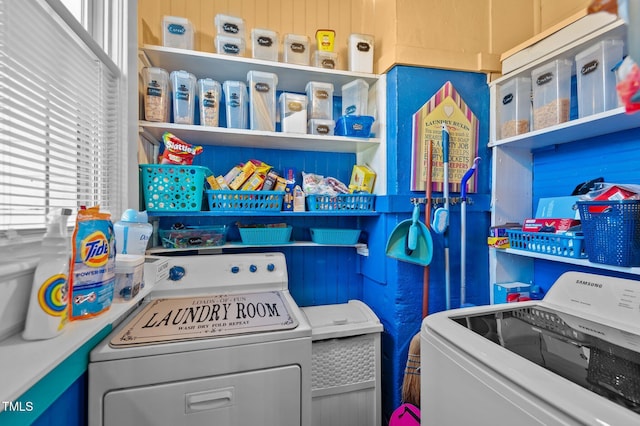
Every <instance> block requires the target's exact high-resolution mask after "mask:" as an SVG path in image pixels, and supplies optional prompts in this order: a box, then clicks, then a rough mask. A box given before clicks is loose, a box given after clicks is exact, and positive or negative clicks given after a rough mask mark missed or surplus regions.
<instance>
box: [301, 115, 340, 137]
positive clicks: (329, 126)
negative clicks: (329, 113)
mask: <svg viewBox="0 0 640 426" xmlns="http://www.w3.org/2000/svg"><path fill="white" fill-rule="evenodd" d="M335 128H336V122H335V121H333V120H325V119H322V118H312V119H311V120H309V123H308V124H307V133H309V134H310V135H320V136H333V134H334V130H335Z"/></svg>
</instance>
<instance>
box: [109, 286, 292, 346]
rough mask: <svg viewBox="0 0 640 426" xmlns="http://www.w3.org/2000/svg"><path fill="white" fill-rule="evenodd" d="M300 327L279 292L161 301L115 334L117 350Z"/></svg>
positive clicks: (114, 340) (144, 310) (156, 301)
mask: <svg viewBox="0 0 640 426" xmlns="http://www.w3.org/2000/svg"><path fill="white" fill-rule="evenodd" d="M297 326H298V320H297V319H296V318H295V316H294V315H293V314H292V310H291V307H290V306H289V305H288V303H287V301H286V298H285V297H284V296H283V294H282V293H281V292H279V291H269V292H263V293H247V294H213V295H208V296H199V297H176V298H159V299H155V300H153V301H152V302H151V303H149V304H148V305H147V306H145V307H144V309H142V310H141V311H140V312H138V314H137V315H136V316H135V317H134V318H133V319H132V320H131V321H129V323H128V324H127V325H126V326H125V327H123V328H122V329H120V331H119V332H118V333H116V334H115V335H113V337H112V338H111V340H110V342H109V345H110V346H111V347H113V348H124V347H129V346H144V345H151V344H158V343H166V342H177V341H182V340H196V339H211V338H216V337H221V336H228V335H237V334H246V333H256V332H265V331H276V330H289V329H293V328H296V327H297Z"/></svg>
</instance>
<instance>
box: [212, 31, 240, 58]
mask: <svg viewBox="0 0 640 426" xmlns="http://www.w3.org/2000/svg"><path fill="white" fill-rule="evenodd" d="M215 43H216V52H218V53H220V54H223V55H233V56H244V53H245V50H246V46H245V42H244V39H243V38H241V37H235V36H225V35H218V36H216V41H215Z"/></svg>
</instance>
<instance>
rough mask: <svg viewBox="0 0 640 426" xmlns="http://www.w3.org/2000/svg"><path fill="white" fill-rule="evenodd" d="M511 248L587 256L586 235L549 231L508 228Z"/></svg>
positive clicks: (577, 256) (579, 257)
mask: <svg viewBox="0 0 640 426" xmlns="http://www.w3.org/2000/svg"><path fill="white" fill-rule="evenodd" d="M507 237H508V238H509V245H510V246H511V248H514V249H517V250H525V251H530V252H534V253H543V254H551V255H554V256H562V257H571V258H574V259H582V258H586V257H587V254H586V252H585V246H584V237H583V236H578V235H565V234H554V233H549V232H524V231H517V230H512V229H507Z"/></svg>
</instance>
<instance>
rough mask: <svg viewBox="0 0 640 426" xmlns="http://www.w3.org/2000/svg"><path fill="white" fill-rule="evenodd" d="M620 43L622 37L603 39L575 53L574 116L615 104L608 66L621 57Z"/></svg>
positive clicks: (615, 96) (613, 77) (615, 95)
mask: <svg viewBox="0 0 640 426" xmlns="http://www.w3.org/2000/svg"><path fill="white" fill-rule="evenodd" d="M622 46H623V43H622V40H603V41H600V42H598V43H596V44H594V45H592V46H589V47H588V48H587V49H585V50H583V51H582V52H580V53H578V54H577V55H576V80H577V83H578V117H586V116H588V115H591V114H595V113H598V112H603V111H607V110H610V109H613V108H616V107H617V106H618V94H617V92H616V75H615V72H614V71H612V68H613V67H614V66H615V65H616V64H617V63H618V62H620V61H621V60H622Z"/></svg>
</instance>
